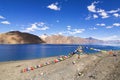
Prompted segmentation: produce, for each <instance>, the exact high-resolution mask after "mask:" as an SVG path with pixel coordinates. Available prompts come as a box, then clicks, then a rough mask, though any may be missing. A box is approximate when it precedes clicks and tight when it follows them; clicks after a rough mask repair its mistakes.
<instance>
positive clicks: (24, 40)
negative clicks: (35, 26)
mask: <svg viewBox="0 0 120 80" xmlns="http://www.w3.org/2000/svg"><path fill="white" fill-rule="evenodd" d="M43 42H44V41H43V40H42V39H41V38H39V37H38V36H36V35H33V34H29V33H23V32H19V31H11V32H7V33H3V34H0V44H29V43H30V44H34V43H43Z"/></svg>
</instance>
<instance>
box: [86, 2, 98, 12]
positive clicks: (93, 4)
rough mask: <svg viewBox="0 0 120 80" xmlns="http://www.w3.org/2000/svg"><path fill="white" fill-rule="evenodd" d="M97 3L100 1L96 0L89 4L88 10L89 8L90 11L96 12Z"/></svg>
mask: <svg viewBox="0 0 120 80" xmlns="http://www.w3.org/2000/svg"><path fill="white" fill-rule="evenodd" d="M97 3H99V2H96V1H94V2H93V3H92V4H91V5H89V6H88V7H87V8H88V10H89V11H90V12H96V6H95V4H97Z"/></svg>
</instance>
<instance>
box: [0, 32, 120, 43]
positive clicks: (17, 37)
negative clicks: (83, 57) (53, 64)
mask: <svg viewBox="0 0 120 80" xmlns="http://www.w3.org/2000/svg"><path fill="white" fill-rule="evenodd" d="M40 43H46V44H120V40H109V41H103V40H98V39H95V38H92V37H89V38H81V37H75V36H64V35H47V34H44V35H42V36H37V35H33V34H30V33H25V32H20V31H10V32H7V33H2V34H0V44H40Z"/></svg>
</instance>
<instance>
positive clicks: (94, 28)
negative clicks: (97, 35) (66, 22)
mask: <svg viewBox="0 0 120 80" xmlns="http://www.w3.org/2000/svg"><path fill="white" fill-rule="evenodd" d="M89 29H90V30H96V29H97V28H96V27H93V28H89Z"/></svg>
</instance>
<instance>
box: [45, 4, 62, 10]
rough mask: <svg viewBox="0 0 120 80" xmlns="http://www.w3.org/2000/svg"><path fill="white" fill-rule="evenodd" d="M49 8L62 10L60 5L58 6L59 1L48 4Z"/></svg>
mask: <svg viewBox="0 0 120 80" xmlns="http://www.w3.org/2000/svg"><path fill="white" fill-rule="evenodd" d="M47 8H49V9H52V10H55V11H59V10H60V7H58V3H52V4H50V5H48V6H47Z"/></svg>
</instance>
